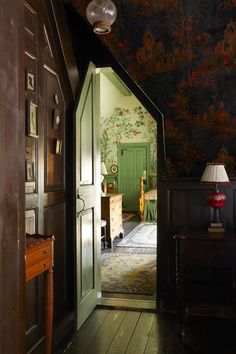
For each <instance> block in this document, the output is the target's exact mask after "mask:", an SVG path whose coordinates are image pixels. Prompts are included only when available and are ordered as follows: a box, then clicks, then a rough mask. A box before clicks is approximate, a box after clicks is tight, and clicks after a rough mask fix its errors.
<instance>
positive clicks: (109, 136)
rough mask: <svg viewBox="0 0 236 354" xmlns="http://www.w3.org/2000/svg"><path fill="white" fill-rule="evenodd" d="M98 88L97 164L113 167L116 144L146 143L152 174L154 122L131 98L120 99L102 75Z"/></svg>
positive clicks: (134, 99)
mask: <svg viewBox="0 0 236 354" xmlns="http://www.w3.org/2000/svg"><path fill="white" fill-rule="evenodd" d="M100 84H101V91H100V95H101V120H100V123H101V132H100V133H101V161H104V162H105V164H106V167H107V170H108V173H111V171H110V168H111V166H112V165H117V144H118V143H141V142H146V143H150V150H151V156H150V160H151V173H156V159H157V154H156V148H157V144H156V130H157V126H156V121H155V120H154V119H153V118H152V117H151V115H150V114H149V113H148V112H147V111H146V110H145V108H144V107H143V106H142V105H141V104H140V102H139V101H138V100H137V98H136V97H134V96H124V95H122V94H121V92H120V91H118V90H117V89H116V87H115V86H114V85H113V84H112V83H111V81H110V80H108V79H107V78H106V77H105V76H104V75H103V74H101V76H100Z"/></svg>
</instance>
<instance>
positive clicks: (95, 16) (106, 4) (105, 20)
mask: <svg viewBox="0 0 236 354" xmlns="http://www.w3.org/2000/svg"><path fill="white" fill-rule="evenodd" d="M86 16H87V19H88V21H89V22H90V23H91V25H92V26H93V31H94V32H95V33H97V34H106V33H109V32H110V31H111V25H112V24H113V22H114V21H115V19H116V16H117V10H116V6H115V5H114V3H113V2H112V1H111V0H93V1H91V2H90V3H89V4H88V6H87V8H86Z"/></svg>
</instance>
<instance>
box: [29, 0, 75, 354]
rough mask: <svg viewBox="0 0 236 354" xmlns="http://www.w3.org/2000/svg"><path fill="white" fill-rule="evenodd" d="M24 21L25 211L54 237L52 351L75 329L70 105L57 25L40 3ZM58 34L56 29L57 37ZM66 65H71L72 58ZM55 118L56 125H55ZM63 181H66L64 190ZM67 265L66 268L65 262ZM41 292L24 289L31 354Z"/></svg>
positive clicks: (34, 0)
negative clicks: (34, 117) (29, 178)
mask: <svg viewBox="0 0 236 354" xmlns="http://www.w3.org/2000/svg"><path fill="white" fill-rule="evenodd" d="M56 6H57V5H56ZM57 8H59V12H57V14H58V15H60V12H61V11H63V6H59V7H58V6H57ZM62 16H63V14H62ZM25 21H26V24H25V38H26V42H25V43H26V44H25V57H26V59H25V66H26V69H27V70H28V71H29V72H30V73H31V72H32V73H33V72H35V73H36V75H35V85H36V87H35V90H31V89H27V90H26V94H25V96H26V100H27V101H29V102H30V101H32V102H34V103H35V104H37V113H38V138H34V137H26V139H27V144H26V158H28V159H30V158H31V157H32V159H34V161H35V171H36V173H35V177H36V180H35V190H34V191H33V192H32V190H31V191H30V185H29V183H28V182H27V187H28V189H27V192H28V193H27V194H26V206H27V210H32V209H33V210H35V211H37V212H36V221H35V224H36V225H35V229H36V230H37V231H38V232H39V233H43V234H46V233H49V234H53V235H55V269H54V279H55V291H54V294H55V295H54V301H55V302H54V308H55V312H54V334H53V338H54V347H55V345H57V344H58V343H59V342H60V341H62V340H63V339H64V337H65V336H67V335H68V333H72V332H73V331H74V328H75V316H74V310H75V308H74V307H75V301H74V275H73V274H74V263H73V257H74V255H73V232H74V231H73V205H72V204H73V198H72V190H73V187H72V177H71V176H72V175H73V173H72V171H73V170H72V162H70V163H71V164H70V167H69V168H68V164H67V163H68V161H69V159H68V156H69V157H70V158H71V156H72V154H69V152H73V145H72V144H71V145H69V144H68V145H67V140H66V138H67V136H69V137H71V140H68V141H71V142H72V141H73V140H72V136H73V132H72V130H71V131H70V130H69V129H68V127H72V128H73V119H72V112H73V104H74V101H73V94H72V89H71V85H70V82H69V75H68V72H67V71H66V68H67V66H66V64H65V58H64V55H63V54H62V50H61V43H62V42H61V41H60V39H59V35H58V34H57V30H58V29H59V27H60V25H59V27H58V26H56V25H55V20H54V12H53V11H52V7H51V3H50V2H49V1H45V0H27V4H26V6H25ZM60 23H61V24H62V22H60ZM62 30H63V29H62V28H61V29H60V32H61V33H62ZM64 40H65V35H64ZM68 40H69V39H68ZM70 55H72V54H70ZM70 63H73V58H72V57H71V58H70ZM74 63H75V61H74ZM70 65H71V64H70ZM74 72H76V70H75V69H74ZM58 117H59V119H60V122H59V121H58V119H56V118H58ZM56 140H58V141H59V142H61V143H62V145H61V151H58V152H59V153H56V150H55V147H56V145H55V142H56ZM59 150H60V146H59ZM70 171H71V172H70ZM66 176H69V179H70V185H69V184H68V182H67V180H66ZM68 186H69V187H68ZM68 188H69V190H68ZM69 202H70V204H68V203H69ZM67 225H68V228H67V227H66V226H67ZM69 232H70V235H68V233H69ZM68 259H70V260H71V262H68ZM43 288H44V282H43V281H41V280H40V279H39V281H38V282H37V281H34V282H32V283H30V284H29V286H28V287H27V296H28V305H27V306H28V331H27V343H28V346H27V348H28V349H29V350H33V348H35V349H34V351H35V352H37V351H39V352H43V350H44V343H43V342H44V323H42V322H41V316H42V312H43V311H44V308H43V307H41V305H40V303H41V302H42V301H43V299H42V293H43ZM40 311H41V312H40ZM39 312H40V313H39ZM35 314H37V316H36V315H35ZM30 327H31V328H30Z"/></svg>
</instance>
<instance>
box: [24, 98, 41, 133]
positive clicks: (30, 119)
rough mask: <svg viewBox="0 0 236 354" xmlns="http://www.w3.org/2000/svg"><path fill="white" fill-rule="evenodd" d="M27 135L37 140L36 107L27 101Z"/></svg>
mask: <svg viewBox="0 0 236 354" xmlns="http://www.w3.org/2000/svg"><path fill="white" fill-rule="evenodd" d="M26 109H27V125H26V126H27V132H26V133H27V135H28V136H31V137H33V138H38V117H37V106H36V105H35V104H34V103H33V102H29V101H27V107H26Z"/></svg>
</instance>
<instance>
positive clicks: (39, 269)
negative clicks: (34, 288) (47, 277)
mask: <svg viewBox="0 0 236 354" xmlns="http://www.w3.org/2000/svg"><path fill="white" fill-rule="evenodd" d="M51 267H52V258H51V257H47V258H44V259H43V260H41V261H40V262H38V263H35V264H32V265H30V266H26V270H25V274H26V281H28V280H30V279H32V278H34V277H36V276H37V275H39V274H41V273H43V272H45V270H47V269H50V268H51Z"/></svg>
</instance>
